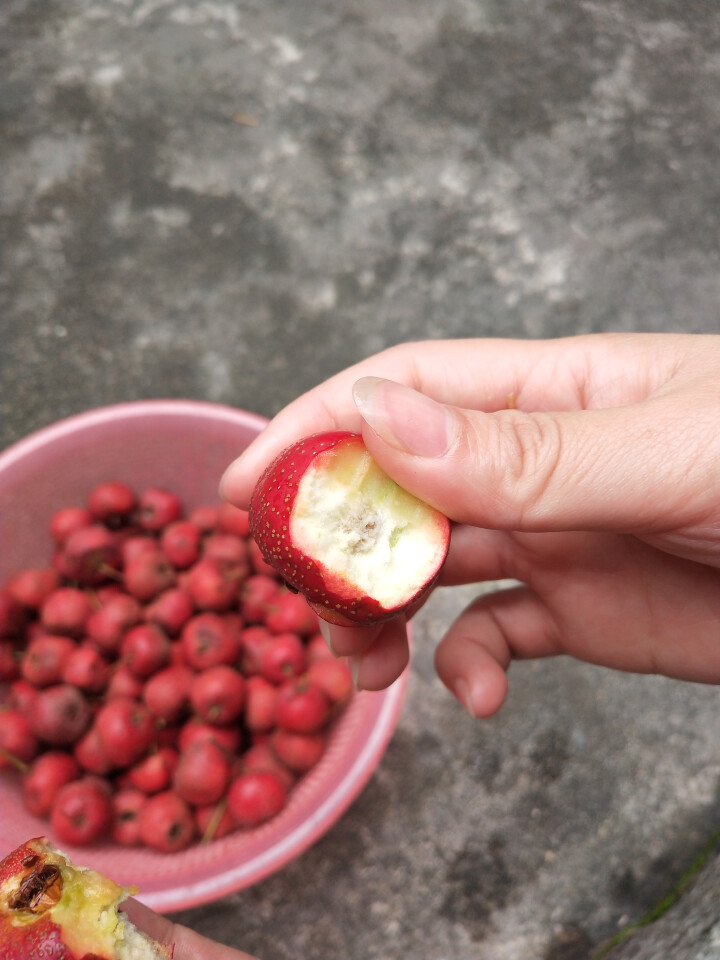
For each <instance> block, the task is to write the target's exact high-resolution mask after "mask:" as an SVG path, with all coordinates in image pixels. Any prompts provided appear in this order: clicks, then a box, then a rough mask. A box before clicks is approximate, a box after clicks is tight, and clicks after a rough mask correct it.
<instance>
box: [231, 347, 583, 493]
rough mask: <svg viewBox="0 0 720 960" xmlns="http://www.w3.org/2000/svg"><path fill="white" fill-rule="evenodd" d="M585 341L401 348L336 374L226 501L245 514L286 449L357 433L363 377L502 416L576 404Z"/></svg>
mask: <svg viewBox="0 0 720 960" xmlns="http://www.w3.org/2000/svg"><path fill="white" fill-rule="evenodd" d="M589 339H592V338H587V337H575V338H567V339H566V340H562V341H560V340H558V341H525V340H480V339H468V340H440V341H435V340H429V341H419V342H415V343H404V344H401V345H399V346H396V347H390V348H389V349H387V350H384V351H383V352H382V353H378V354H376V355H375V356H373V357H369V358H367V359H365V360H362V361H361V362H360V363H357V364H354V365H353V366H351V367H348V368H347V369H345V370H343V371H342V372H340V373H338V374H336V375H335V376H333V377H331V378H330V379H328V380H326V381H324V382H323V383H321V384H319V385H318V386H316V387H314V388H313V389H312V390H309V391H308V392H307V393H305V394H303V395H302V396H300V397H298V399H297V400H294V401H293V402H292V403H290V404H289V405H288V406H286V407H285V408H284V409H283V410H281V411H280V412H279V413H278V414H277V415H276V416H275V417H274V418H273V419H272V420H271V422H270V423H269V424H268V426H267V427H266V428H265V429H264V430H263V431H262V433H261V434H260V435H259V436H258V437H257V438H256V439H255V440H254V441H253V442H252V443H251V444H250V446H249V447H248V448H247V449H246V451H245V452H244V453H243V454H242V456H240V457H239V458H238V459H237V460H236V461H234V463H232V464H231V465H230V466H229V467H228V469H227V470H226V472H225V474H224V476H223V478H222V480H221V482H220V492H221V495H222V496H223V497H224V498H225V499H227V500H229V501H230V502H231V503H233V504H235V506H238V507H241V508H242V509H247V508H248V506H249V502H250V496H251V494H252V490H253V487H254V486H255V483H256V482H257V479H258V477H259V476H260V474H261V473H262V471H263V470H264V469H265V467H266V466H267V465H268V463H270V462H271V461H272V460H273V459H274V458H275V457H276V456H277V455H278V454H279V453H280V452H281V451H282V450H284V449H285V448H286V447H288V446H289V445H290V444H291V443H294V442H295V441H296V440H299V439H300V438H302V437H304V436H309V435H310V434H313V433H319V432H321V431H325V430H351V431H354V432H358V433H359V432H360V430H361V426H362V418H361V416H360V414H359V412H358V410H357V407H356V406H355V403H354V402H353V397H352V387H353V384H354V383H355V382H356V381H357V380H359V379H360V378H361V377H364V376H377V377H386V378H388V379H391V380H396V381H397V382H399V383H403V384H405V385H406V386H409V387H413V388H414V389H415V390H419V391H420V392H422V393H425V394H427V396H429V397H432V398H433V399H435V400H438V401H439V402H441V403H454V404H457V405H459V406H468V407H472V408H474V409H477V410H485V411H487V412H492V411H494V410H501V409H503V408H505V407H507V406H508V405H511V404H512V403H513V402H515V401H517V400H518V399H519V398H520V397H521V396H522V400H523V403H524V404H527V405H528V406H529V407H532V408H534V409H547V408H548V406H554V407H555V408H558V407H559V408H561V409H574V408H576V407H577V405H578V396H579V391H578V379H579V373H578V369H579V367H581V366H582V367H583V368H584V367H585V349H586V346H587V345H586V343H585V342H586V341H587V340H589Z"/></svg>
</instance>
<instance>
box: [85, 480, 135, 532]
mask: <svg viewBox="0 0 720 960" xmlns="http://www.w3.org/2000/svg"><path fill="white" fill-rule="evenodd" d="M136 502H137V499H136V497H135V492H134V490H133V489H132V488H131V487H129V486H128V485H127V484H126V483H122V482H120V481H119V480H109V481H108V482H107V483H99V484H98V485H97V486H96V487H94V488H93V489H92V490H91V491H90V496H89V497H88V510H89V511H90V513H91V514H92V516H93V517H94V518H95V519H96V520H100V521H102V522H103V523H106V524H107V525H108V526H110V527H113V528H114V527H117V526H119V525H120V524H121V523H123V522H124V521H125V520H127V518H128V517H129V516H130V514H131V513H132V512H133V510H134V509H135V504H136Z"/></svg>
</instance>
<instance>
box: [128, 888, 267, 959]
mask: <svg viewBox="0 0 720 960" xmlns="http://www.w3.org/2000/svg"><path fill="white" fill-rule="evenodd" d="M121 909H122V910H123V911H124V912H125V913H126V914H127V916H128V917H129V919H130V920H131V921H132V923H133V924H135V926H136V927H137V928H138V929H139V930H143V931H144V932H145V933H147V934H148V936H151V937H153V939H155V940H158V941H159V942H160V943H164V944H167V945H170V944H173V946H174V949H173V960H256V958H255V957H251V956H250V954H249V953H243V952H242V951H241V950H235V949H234V948H233V947H225V946H223V945H222V944H221V943H216V942H215V941H214V940H209V939H208V938H207V937H203V936H202V935H201V934H199V933H195V931H194V930H190V928H189V927H184V926H182V925H181V924H179V923H173V922H172V920H170V919H169V918H168V917H164V916H161V915H160V914H159V913H155V912H154V911H153V910H151V909H150V908H149V907H146V906H145V904H143V903H140V901H139V900H135V899H134V898H132V897H131V898H130V899H129V900H126V901H125V902H124V903H123V905H122V908H121Z"/></svg>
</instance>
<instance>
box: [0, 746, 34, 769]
mask: <svg viewBox="0 0 720 960" xmlns="http://www.w3.org/2000/svg"><path fill="white" fill-rule="evenodd" d="M0 757H2V758H3V760H7V762H8V763H9V764H11V766H13V767H15V769H16V770H19V771H20V773H27V772H28V770H29V769H30V767H29V765H28V764H27V763H25V761H24V760H21V759H20V757H16V756H15V754H14V753H10V751H9V750H6V749H5V748H4V747H0Z"/></svg>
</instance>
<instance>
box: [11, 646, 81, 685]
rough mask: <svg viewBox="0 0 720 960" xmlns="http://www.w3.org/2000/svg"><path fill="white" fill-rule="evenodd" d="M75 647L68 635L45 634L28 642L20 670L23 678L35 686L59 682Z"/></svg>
mask: <svg viewBox="0 0 720 960" xmlns="http://www.w3.org/2000/svg"><path fill="white" fill-rule="evenodd" d="M76 649H77V646H76V644H75V641H74V640H71V639H70V637H63V636H54V635H52V634H46V635H45V636H39V637H36V638H35V639H34V640H31V641H30V643H29V644H28V647H27V650H26V651H25V653H24V655H23V658H22V663H21V666H20V672H21V674H22V676H23V679H24V680H27V681H28V683H32V684H33V685H34V686H36V687H49V686H50V685H51V684H53V683H60V681H61V680H62V675H63V671H64V669H65V665H66V664H67V662H68V660H69V658H70V656H71V655H72V653H73V651H74V650H76Z"/></svg>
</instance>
